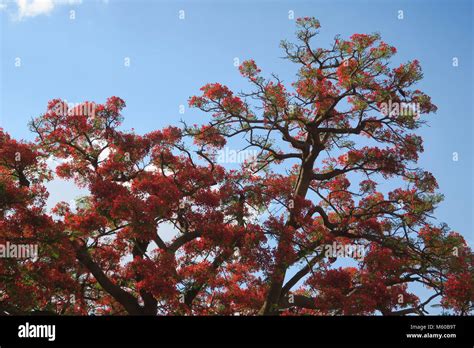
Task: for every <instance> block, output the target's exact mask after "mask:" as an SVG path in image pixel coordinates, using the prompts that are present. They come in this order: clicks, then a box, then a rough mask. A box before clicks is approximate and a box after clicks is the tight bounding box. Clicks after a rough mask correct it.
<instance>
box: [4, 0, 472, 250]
mask: <svg viewBox="0 0 474 348" xmlns="http://www.w3.org/2000/svg"><path fill="white" fill-rule="evenodd" d="M36 1H37V3H34V2H32V1H31V0H29V1H26V0H20V1H1V0H0V20H1V26H0V30H1V32H0V38H1V45H0V49H1V52H0V67H1V70H0V72H1V75H0V88H1V90H0V103H1V104H0V126H1V127H3V128H4V129H5V130H7V131H8V132H10V133H11V134H12V135H13V136H14V137H17V138H27V139H31V138H32V137H33V135H32V134H31V133H30V132H29V131H28V128H27V122H28V120H30V119H31V118H32V117H35V116H38V115H39V114H41V113H42V112H44V110H45V108H46V104H47V102H48V101H49V100H50V99H53V98H63V99H66V100H67V101H69V102H81V101H84V100H90V101H96V102H103V101H105V99H106V98H107V97H109V96H112V95H116V96H119V97H121V98H123V99H124V100H125V101H126V103H127V108H126V109H125V111H124V117H125V122H124V128H125V129H131V128H134V129H135V130H136V131H137V132H138V133H144V132H148V131H151V130H154V129H159V128H161V127H163V126H166V125H169V124H177V122H178V121H179V120H180V119H181V118H182V119H183V120H185V121H186V122H188V123H200V122H201V121H205V120H206V116H204V115H202V113H201V112H199V111H198V110H190V109H188V108H187V100H188V98H189V97H190V96H192V95H194V94H198V91H199V88H200V87H201V86H202V85H204V84H205V83H208V82H221V83H223V84H227V85H228V86H229V87H231V88H232V89H234V90H237V91H238V90H248V88H249V85H248V84H247V83H246V82H245V81H244V80H243V79H242V78H241V77H240V75H239V73H238V70H237V68H236V67H235V66H234V59H235V58H238V59H239V60H240V61H243V60H245V59H249V58H253V59H255V61H256V62H257V64H258V65H259V67H260V68H261V69H262V71H263V74H270V73H272V72H273V73H276V74H277V75H278V76H279V77H280V78H282V79H283V81H285V82H286V83H290V82H292V81H293V77H294V73H295V71H296V66H294V65H293V64H291V63H289V62H287V61H285V60H283V59H281V57H282V55H283V52H282V51H281V49H280V48H279V42H280V40H281V39H289V40H290V41H291V40H293V39H294V31H295V23H294V20H291V19H289V18H288V17H289V16H288V15H289V11H294V15H295V18H296V17H304V16H315V17H317V18H318V19H319V20H320V22H321V25H322V28H321V34H320V35H319V36H318V37H317V38H316V40H315V42H314V45H315V46H321V47H326V46H328V45H329V43H330V42H331V41H332V39H333V37H334V36H335V35H336V34H341V36H342V37H348V36H350V35H351V34H353V33H356V32H358V33H367V32H380V33H381V35H382V38H383V40H384V41H386V42H387V43H389V44H392V45H394V46H396V47H397V49H398V54H397V55H396V56H395V57H394V58H393V65H394V66H398V65H399V64H400V63H401V62H405V61H407V60H411V59H414V58H417V59H419V60H420V62H421V65H422V67H423V71H424V79H423V81H422V82H421V83H420V84H419V88H420V89H422V90H424V91H425V92H426V93H427V94H429V95H430V96H431V97H432V99H433V101H434V103H435V104H436V105H437V106H438V112H437V114H435V115H432V116H430V117H429V120H430V121H429V127H425V128H424V129H422V130H421V131H420V134H421V135H422V136H423V137H424V140H425V153H424V154H423V155H422V156H421V160H420V162H419V164H420V166H421V167H422V168H424V169H426V170H428V171H431V172H432V173H433V174H434V175H435V177H436V178H437V179H438V182H439V186H440V191H441V192H442V193H443V194H444V195H445V201H444V202H443V203H442V204H441V205H440V207H439V208H438V210H437V212H436V214H435V215H436V217H437V219H438V220H439V221H440V222H446V223H448V224H449V226H451V228H452V229H454V230H456V231H458V232H460V233H461V234H463V235H464V236H465V237H466V239H467V240H468V241H469V242H470V244H471V246H472V245H473V243H472V242H473V241H474V238H473V215H474V206H473V196H474V195H473V193H474V192H473V179H472V178H473V156H472V150H473V140H472V135H473V130H474V129H473V114H474V112H473V111H474V109H473V100H474V98H473V97H474V95H473V81H474V80H473V65H474V64H473V44H472V37H473V5H472V2H471V1H468V0H458V1H452V0H446V1H440V0H434V1H420V0H406V1H388V0H387V1H383V0H381V1H375V0H373V1H368V0H366V1H362V0H361V1H349V0H346V1H337V0H336V1H334V0H332V1H330V0H327V1H250V0H248V1H244V0H242V1H237V0H234V1H152V0H139V1H136V0H134V1H132V0H128V1H119V0H117V1H114V0H110V1H104V0H97V1H92V0H91V1H87V0H83V1H80V0H42V2H38V0H36ZM71 10H72V11H75V19H70V16H71V12H70V11H71ZM180 10H183V11H184V15H185V18H184V19H180V18H179V15H180V12H179V11H180ZM400 10H401V11H403V17H404V18H403V19H399V18H398V17H399V11H400ZM181 14H182V13H181ZM454 57H457V59H458V61H459V66H457V67H453V65H452V62H453V58H454ZM17 58H20V59H21V66H20V67H16V66H15V62H18V60H17ZM126 58H129V59H130V66H129V67H126V66H125V65H124V62H125V59H126ZM180 105H186V109H185V113H184V114H180V113H179V107H180ZM453 152H457V153H458V156H459V160H458V161H453ZM61 185H62V186H61ZM67 186H68V184H67V183H57V184H55V185H54V187H53V188H52V191H53V192H52V195H54V194H57V195H62V196H61V197H58V200H62V199H65V197H67V196H68V195H69V196H70V197H71V198H72V196H74V195H75V194H76V193H77V192H76V191H74V190H71V189H67ZM65 200H67V199H65Z"/></svg>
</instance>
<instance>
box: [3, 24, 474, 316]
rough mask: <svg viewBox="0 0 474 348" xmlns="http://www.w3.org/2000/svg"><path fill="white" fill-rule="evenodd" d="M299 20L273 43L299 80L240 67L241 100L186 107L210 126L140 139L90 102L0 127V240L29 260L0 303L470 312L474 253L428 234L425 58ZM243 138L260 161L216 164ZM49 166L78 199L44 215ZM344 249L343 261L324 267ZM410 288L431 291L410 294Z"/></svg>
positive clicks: (117, 102)
mask: <svg viewBox="0 0 474 348" xmlns="http://www.w3.org/2000/svg"><path fill="white" fill-rule="evenodd" d="M297 25H298V31H297V37H298V39H299V42H298V43H297V44H290V43H288V42H283V43H282V47H283V49H284V50H285V52H286V56H287V58H288V59H289V60H290V61H292V62H295V63H297V64H299V65H300V69H299V73H298V77H297V80H296V82H295V83H294V84H293V85H292V87H285V86H284V84H283V82H282V81H281V80H280V79H279V78H278V77H277V76H275V75H272V78H271V79H265V78H264V77H262V75H261V74H260V69H259V68H258V67H257V65H256V64H255V62H253V61H246V62H244V63H243V64H242V66H241V67H240V71H241V73H242V75H243V76H244V77H246V78H247V79H248V80H249V82H250V84H251V85H252V86H253V91H252V92H247V93H244V92H242V93H239V94H234V93H233V92H232V91H231V90H230V89H229V88H228V87H226V86H223V85H221V84H219V83H212V84H208V85H205V86H204V87H203V88H202V92H203V93H202V95H200V96H195V97H192V98H191V99H190V101H189V103H190V105H191V106H194V107H196V108H198V109H200V110H202V111H204V112H206V113H211V114H212V119H211V121H210V122H209V123H207V124H204V125H201V126H199V125H193V126H188V125H186V124H185V125H184V126H183V127H182V128H178V127H168V128H165V129H163V130H160V131H153V132H151V133H148V134H145V135H143V136H140V135H137V134H135V133H134V132H125V131H121V130H120V129H119V128H120V123H121V121H122V116H121V110H122V109H123V108H124V107H125V102H124V101H123V100H121V99H120V98H117V97H111V98H109V99H108V100H107V102H106V103H105V104H100V105H97V106H95V104H94V106H95V108H94V110H95V111H94V113H93V114H90V113H87V112H86V110H89V109H90V108H89V106H90V105H91V103H89V102H86V103H84V105H82V106H80V107H78V108H75V109H71V110H68V108H67V105H66V104H65V103H64V102H63V101H61V100H57V99H56V100H52V101H51V102H50V103H49V104H48V110H47V112H46V113H45V114H44V115H42V116H40V117H38V118H36V119H34V120H33V121H32V122H31V129H32V130H33V132H35V133H36V134H37V139H36V141H35V142H34V143H33V144H29V143H23V142H16V141H15V140H13V139H11V138H10V137H9V136H8V135H7V134H6V133H3V132H2V133H1V134H0V135H1V137H0V143H1V148H0V168H1V171H0V174H1V176H0V179H1V181H0V184H1V185H0V190H1V191H2V199H1V202H0V204H1V208H2V220H1V224H0V238H1V241H2V242H4V241H7V240H13V241H18V240H22V241H23V240H27V241H28V242H30V243H36V244H38V245H39V246H40V252H39V258H38V260H36V261H33V260H30V259H26V260H18V259H0V272H1V273H0V274H1V275H0V277H2V282H1V283H0V284H1V285H0V294H1V297H0V309H1V310H2V311H4V312H5V313H10V314H12V313H13V314H15V313H25V312H41V313H45V312H48V313H54V314H58V313H59V314H73V313H74V314H88V313H97V314H103V313H106V314H132V315H140V314H167V315H180V314H188V315H203V314H225V315H234V314H237V313H239V314H244V315H256V314H261V315H277V314H284V315H297V314H314V315H338V314H356V315H368V314H376V313H381V314H383V315H405V314H424V313H426V309H425V307H426V306H427V305H428V304H430V303H432V301H433V300H435V299H436V298H440V299H441V305H442V306H443V307H445V308H448V309H451V310H453V311H455V312H456V313H459V314H468V313H469V312H470V311H471V310H472V305H473V297H474V279H473V256H472V252H471V250H470V249H469V248H468V246H467V245H466V243H465V241H464V240H463V238H462V236H461V235H459V234H457V233H455V232H453V231H451V230H450V229H449V228H448V227H447V225H445V224H442V225H440V226H436V225H434V224H433V222H432V221H433V212H434V209H435V207H436V205H437V204H438V203H440V202H441V200H442V195H440V194H439V193H437V192H436V189H437V188H438V187H437V183H436V180H435V178H434V177H433V175H431V174H430V173H429V172H426V171H423V170H421V169H419V168H416V167H415V165H416V161H417V159H418V154H419V153H420V152H422V151H423V146H422V139H421V137H419V136H417V135H416V134H413V133H412V132H413V131H414V130H416V129H417V128H418V127H420V126H421V125H422V124H423V123H424V122H425V120H424V119H422V115H425V114H429V113H431V112H434V111H436V106H434V105H433V104H432V103H431V100H430V98H429V97H428V96H427V95H426V94H424V93H423V92H421V91H420V90H413V89H412V87H413V85H414V84H415V83H416V82H418V81H419V80H420V79H421V78H422V73H421V68H420V66H419V63H418V62H417V61H412V62H409V63H407V64H404V65H401V66H399V67H398V68H395V69H391V68H390V67H389V59H390V57H391V56H392V55H393V54H395V53H396V50H395V48H394V47H391V46H389V45H387V44H386V43H384V42H382V41H381V39H380V37H379V35H377V34H371V35H362V34H355V35H353V36H351V38H350V39H348V40H343V39H341V38H339V37H336V38H335V40H334V43H333V45H332V47H331V48H329V49H314V48H312V47H311V41H312V38H313V37H314V36H315V35H316V34H317V33H318V29H319V22H318V21H317V20H316V19H314V18H303V19H298V20H297ZM237 136H238V137H242V138H244V139H245V141H246V142H247V143H248V148H252V149H257V150H258V151H257V152H258V155H257V156H256V158H255V159H253V160H252V161H247V162H245V163H243V164H242V166H241V168H240V169H239V170H235V169H234V170H230V169H226V168H224V167H223V166H222V165H221V164H220V163H218V161H217V156H218V153H219V151H221V150H222V149H223V147H224V146H226V144H227V141H228V140H229V139H231V138H233V137H237ZM280 139H281V140H280ZM190 140H192V141H190ZM17 153H20V154H21V156H20V160H19V161H17V160H15V158H18V156H16V157H15V155H16V154H17ZM49 157H53V158H55V159H57V160H59V161H61V164H60V165H59V166H58V167H57V168H56V174H57V175H59V176H60V177H62V178H65V179H68V180H71V181H74V182H75V184H76V185H78V186H80V187H83V188H84V189H86V190H87V192H88V194H87V195H86V196H84V197H80V198H79V199H78V200H77V202H76V206H75V207H72V206H70V205H69V204H68V203H65V202H63V203H60V204H58V205H57V206H56V207H55V208H54V209H53V211H52V212H48V211H47V210H46V208H45V199H46V190H45V188H44V182H45V181H46V180H49V179H50V178H51V175H50V173H49V172H48V170H47V166H46V159H47V158H49ZM388 183H390V184H391V185H392V186H393V184H395V185H400V187H399V188H395V189H392V188H388V187H389V186H390V185H389V184H388ZM385 191H388V192H385ZM166 225H167V226H172V228H173V231H174V233H175V236H174V237H173V239H172V240H170V241H165V240H164V238H163V233H162V232H163V229H164V228H165V226H166ZM25 238H26V239H25ZM341 256H345V257H347V256H351V257H352V258H353V259H354V260H353V262H352V264H354V265H353V266H350V267H349V266H345V267H343V266H341V267H334V266H333V263H334V262H335V261H336V260H337V259H338V258H340V257H341ZM410 283H420V284H422V285H424V286H426V287H429V288H430V289H431V292H432V295H431V296H429V297H428V298H427V299H420V298H419V297H418V296H417V295H416V294H415V293H413V292H412V291H411V290H410V289H409V288H408V285H409V284H410Z"/></svg>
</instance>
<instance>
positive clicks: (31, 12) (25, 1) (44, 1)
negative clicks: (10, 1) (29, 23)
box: [16, 0, 82, 20]
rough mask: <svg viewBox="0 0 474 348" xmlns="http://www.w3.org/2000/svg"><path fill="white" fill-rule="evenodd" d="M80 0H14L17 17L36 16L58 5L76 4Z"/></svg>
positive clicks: (80, 0)
mask: <svg viewBox="0 0 474 348" xmlns="http://www.w3.org/2000/svg"><path fill="white" fill-rule="evenodd" d="M81 3H82V0H16V5H17V6H18V14H17V18H18V19H20V20H21V19H23V18H25V17H36V16H39V15H48V14H50V13H51V12H52V11H53V10H54V8H55V7H57V6H60V5H77V4H81Z"/></svg>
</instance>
